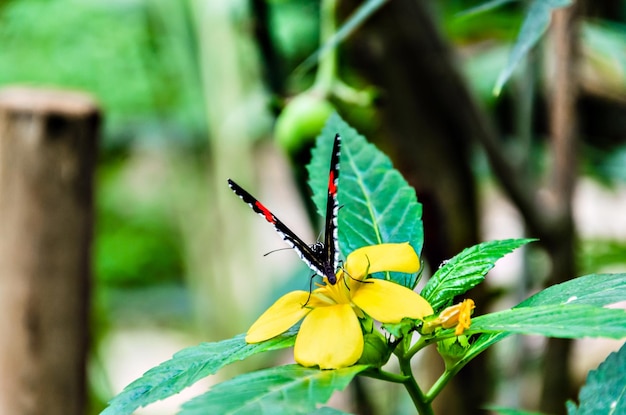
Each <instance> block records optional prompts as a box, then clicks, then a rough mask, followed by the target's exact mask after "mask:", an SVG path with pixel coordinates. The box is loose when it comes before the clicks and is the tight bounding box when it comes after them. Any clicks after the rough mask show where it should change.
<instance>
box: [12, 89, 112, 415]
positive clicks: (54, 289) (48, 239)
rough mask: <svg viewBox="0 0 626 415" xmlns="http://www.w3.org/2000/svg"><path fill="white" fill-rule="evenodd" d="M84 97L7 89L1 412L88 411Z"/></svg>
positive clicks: (91, 126) (91, 109) (87, 120)
mask: <svg viewBox="0 0 626 415" xmlns="http://www.w3.org/2000/svg"><path fill="white" fill-rule="evenodd" d="M99 126H100V116H99V111H98V109H97V107H96V106H95V104H94V103H93V102H92V101H91V99H89V98H88V97H86V96H84V95H83V94H78V93H71V92H61V91H50V90H38V89H26V88H7V89H4V90H2V91H0V224H1V225H0V316H1V318H0V333H2V334H1V335H0V373H1V376H0V413H2V414H15V415H27V414H33V415H35V414H41V413H45V414H51V415H56V414H58V415H81V414H83V413H84V411H85V398H86V394H85V388H86V356H87V349H88V333H89V326H88V305H89V301H88V299H89V278H90V263H91V255H90V248H91V236H92V228H93V209H92V205H93V200H92V199H93V197H92V194H93V186H92V179H93V172H94V166H95V159H96V145H97V137H98V133H99Z"/></svg>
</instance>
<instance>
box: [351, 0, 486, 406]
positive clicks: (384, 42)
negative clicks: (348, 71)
mask: <svg viewBox="0 0 626 415" xmlns="http://www.w3.org/2000/svg"><path fill="white" fill-rule="evenodd" d="M355 36H356V38H355V39H352V40H351V41H350V49H351V52H352V58H353V59H354V60H355V61H356V65H355V67H357V68H361V69H362V70H363V72H364V73H365V74H366V76H367V77H368V78H370V79H371V80H372V82H373V83H374V84H376V85H377V86H378V87H379V88H380V89H381V91H382V93H383V96H382V99H381V101H382V108H381V111H382V118H383V129H384V134H385V138H386V140H388V142H385V143H380V145H381V147H383V148H385V150H386V151H387V152H388V153H389V154H390V156H391V158H392V159H393V160H394V164H395V165H396V167H397V168H398V169H400V171H402V174H403V175H404V177H405V178H406V179H407V180H408V181H409V183H410V184H411V185H412V186H414V187H415V188H416V190H417V194H418V199H419V201H420V202H421V203H422V204H423V205H424V213H423V215H424V217H423V219H424V230H425V241H426V243H425V245H424V255H425V257H426V259H427V261H428V262H429V264H430V265H431V266H432V267H433V268H436V267H437V266H438V265H439V264H441V262H442V261H444V260H445V259H448V258H450V257H452V256H454V255H455V254H457V253H458V252H460V251H461V250H462V249H464V248H466V247H469V246H471V245H474V244H475V243H476V242H477V241H478V216H477V206H476V205H477V202H476V192H475V184H474V179H473V174H472V171H471V168H470V145H471V143H472V140H473V138H474V137H475V136H476V135H477V134H482V133H483V132H482V130H481V127H480V126H479V125H478V124H477V122H476V119H477V118H479V114H478V113H479V111H478V110H477V107H476V105H475V103H474V102H473V100H472V97H471V95H470V93H469V92H468V90H467V87H466V85H465V82H464V81H463V79H462V78H461V77H460V75H459V74H458V72H457V70H456V69H455V64H454V62H453V58H452V53H451V52H452V51H451V49H450V47H449V46H448V45H447V44H446V43H445V42H444V41H443V39H442V38H441V36H440V34H439V33H438V31H437V29H436V27H435V25H434V24H433V20H432V19H431V17H430V15H429V12H428V10H426V8H425V3H424V2H415V1H411V0H396V1H392V2H389V3H387V4H386V5H385V6H384V7H382V8H381V9H380V10H379V11H378V12H377V13H376V14H375V15H374V16H373V17H372V18H371V19H370V20H369V21H368V22H367V23H365V24H364V26H363V27H362V28H361V30H359V32H358V33H356V34H355ZM470 296H471V297H472V298H474V300H475V301H476V303H477V305H478V307H480V308H481V309H483V307H484V306H485V301H486V300H485V297H484V295H483V290H482V288H481V289H480V290H474V292H472V293H471V294H470ZM435 359H437V360H438V358H435ZM435 364H439V362H438V361H436V363H435ZM438 370H440V369H439V368H437V369H434V371H438ZM488 373H489V372H488V370H486V367H485V359H484V356H480V357H479V358H478V359H476V360H475V361H473V362H472V364H470V365H468V366H467V367H466V368H464V369H463V371H461V373H460V374H459V375H458V376H457V377H456V379H455V381H454V382H453V384H451V385H450V387H448V388H446V390H445V391H444V395H445V397H442V398H439V399H437V400H436V401H435V405H436V406H437V410H436V412H437V413H454V414H463V413H467V414H471V413H475V411H476V410H477V409H478V408H480V407H481V405H482V404H483V403H484V402H485V401H486V399H487V398H488V396H489V391H490V390H491V387H490V382H491V380H490V378H489V376H488Z"/></svg>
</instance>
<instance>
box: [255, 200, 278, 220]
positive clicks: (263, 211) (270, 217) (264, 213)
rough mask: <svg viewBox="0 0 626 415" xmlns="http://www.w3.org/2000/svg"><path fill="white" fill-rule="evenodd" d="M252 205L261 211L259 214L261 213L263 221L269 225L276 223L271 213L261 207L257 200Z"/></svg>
mask: <svg viewBox="0 0 626 415" xmlns="http://www.w3.org/2000/svg"><path fill="white" fill-rule="evenodd" d="M254 205H255V206H256V207H257V208H258V209H259V210H260V211H261V213H263V215H264V216H265V220H267V221H268V222H269V223H275V222H276V219H274V215H272V212H270V211H269V210H267V208H266V207H265V206H263V205H262V204H261V202H259V201H258V200H257V201H256V202H254Z"/></svg>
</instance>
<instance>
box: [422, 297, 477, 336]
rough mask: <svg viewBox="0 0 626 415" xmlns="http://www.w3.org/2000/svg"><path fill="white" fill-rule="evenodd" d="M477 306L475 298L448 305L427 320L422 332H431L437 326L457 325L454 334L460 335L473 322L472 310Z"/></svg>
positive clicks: (446, 327) (450, 326)
mask: <svg viewBox="0 0 626 415" xmlns="http://www.w3.org/2000/svg"><path fill="white" fill-rule="evenodd" d="M475 307H476V306H475V305H474V300H472V299H467V300H463V302H461V303H458V304H455V305H453V306H450V307H447V308H445V309H444V310H443V311H442V312H441V313H440V314H439V316H438V317H437V318H434V319H432V320H429V321H426V322H425V323H424V328H423V329H422V332H423V333H431V332H432V331H433V330H434V329H436V328H437V327H443V328H444V329H450V328H452V327H455V326H456V329H454V335H455V336H460V335H461V334H463V332H464V331H465V330H468V329H469V328H470V325H471V323H472V319H471V316H472V310H474V308H475Z"/></svg>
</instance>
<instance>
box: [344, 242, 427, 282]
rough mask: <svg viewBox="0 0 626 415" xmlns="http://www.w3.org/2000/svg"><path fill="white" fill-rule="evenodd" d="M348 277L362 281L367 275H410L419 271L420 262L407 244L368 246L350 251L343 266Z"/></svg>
mask: <svg viewBox="0 0 626 415" xmlns="http://www.w3.org/2000/svg"><path fill="white" fill-rule="evenodd" d="M344 268H345V270H346V272H347V273H348V275H349V276H350V277H352V278H354V279H362V278H363V277H365V275H367V274H372V273H374V272H381V271H397V272H405V273H408V274H412V273H414V272H417V271H419V269H420V261H419V258H418V256H417V254H416V253H415V249H413V247H412V246H411V245H409V243H408V242H404V243H400V244H380V245H370V246H365V247H363V248H359V249H357V250H355V251H352V253H350V255H348V258H347V259H346V264H345V266H344Z"/></svg>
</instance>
